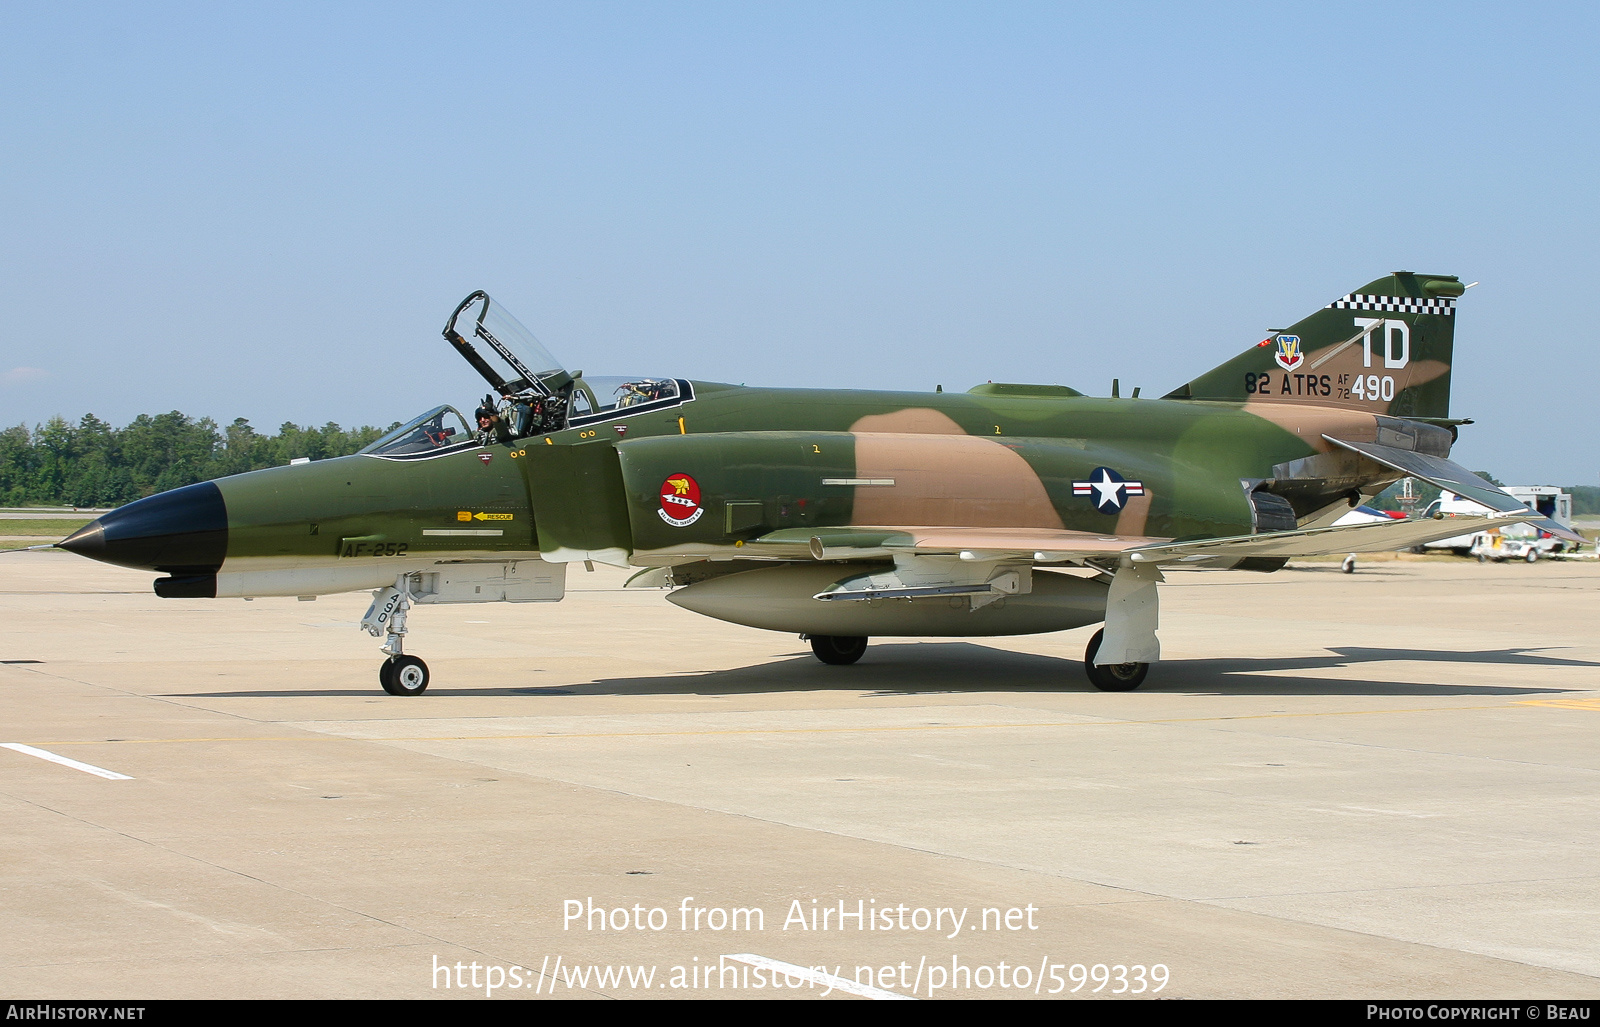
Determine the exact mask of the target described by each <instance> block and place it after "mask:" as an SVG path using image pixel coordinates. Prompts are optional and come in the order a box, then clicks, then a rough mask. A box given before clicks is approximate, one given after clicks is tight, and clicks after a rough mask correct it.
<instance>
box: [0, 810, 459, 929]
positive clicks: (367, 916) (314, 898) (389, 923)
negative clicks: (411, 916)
mask: <svg viewBox="0 0 1600 1027" xmlns="http://www.w3.org/2000/svg"><path fill="white" fill-rule="evenodd" d="M0 795H4V796H5V797H6V798H8V799H11V800H12V801H13V802H20V803H23V804H25V805H28V806H32V807H34V808H35V809H41V810H44V811H46V812H48V813H54V814H55V815H56V816H58V817H62V818H63V819H66V820H72V821H76V822H77V823H79V824H82V825H83V826H85V827H87V828H90V829H92V830H96V831H105V832H107V833H108V834H114V835H117V836H118V837H120V838H126V839H127V840H128V841H130V842H134V843H135V844H138V845H146V846H149V847H150V848H152V849H159V850H160V851H162V852H165V853H168V854H170V855H172V856H175V857H177V858H178V859H186V860H191V861H193V862H195V863H199V864H200V865H201V866H208V867H210V868H211V869H213V870H216V871H219V872H221V873H224V874H231V875H233V876H235V877H242V878H244V879H245V880H246V881H254V882H255V883H257V884H259V885H261V886H263V887H265V888H271V889H273V890H275V891H280V892H285V893H287V894H289V895H297V896H299V897H300V898H302V899H305V900H306V901H308V902H316V903H320V904H322V905H325V906H331V907H332V908H334V909H338V910H342V911H344V912H345V913H348V914H350V915H351V916H353V917H357V918H360V919H363V920H370V921H372V922H373V923H379V924H383V925H384V926H385V927H392V928H394V929H395V930H397V931H403V932H405V933H406V934H409V935H412V936H414V937H417V938H424V939H426V940H427V941H429V942H433V943H434V944H437V945H449V946H451V947H454V948H459V949H465V950H466V951H468V952H474V953H476V954H478V955H480V956H483V957H484V958H485V959H489V958H491V957H490V956H489V954H488V953H487V952H484V951H482V950H481V949H475V948H473V947H472V946H470V945H465V944H462V943H461V942H453V941H448V940H446V939H444V938H440V937H438V936H437V935H433V934H428V933H427V932H425V931H420V930H418V929H416V928H415V927H407V926H406V925H405V924H401V923H396V922H395V921H393V920H385V919H384V918H383V917H381V916H376V915H374V914H372V913H368V912H366V911H365V910H360V909H353V908H351V907H350V906H347V905H344V904H343V903H339V902H334V901H333V900H331V899H327V898H323V897H322V896H320V895H313V894H311V893H309V892H305V891H301V890H300V889H298V888H290V887H288V886H286V885H282V884H277V883H275V882H273V881H268V880H266V879H265V878H261V877H257V876H255V875H254V874H247V873H245V872H244V871H242V870H235V869H234V868H232V867H226V866H223V865H222V864H220V863H213V862H211V861H210V860H208V859H204V858H202V857H200V856H196V855H195V854H193V853H191V852H182V851H180V850H178V849H174V848H172V847H171V846H168V845H163V844H161V843H160V842H154V841H151V840H150V839H148V838H141V837H139V836H138V835H135V834H129V833H128V832H127V831H123V830H120V829H118V828H115V827H111V826H109V825H107V824H98V823H95V822H94V821H92V820H85V819H84V818H83V817H80V816H75V815H74V814H71V813H68V812H66V811H65V810H60V809H56V808H55V807H54V806H50V805H47V804H45V803H42V802H39V801H38V800H36V799H29V798H26V797H24V796H21V795H16V794H14V793H11V792H0ZM415 944H418V945H422V944H424V942H416V943H415Z"/></svg>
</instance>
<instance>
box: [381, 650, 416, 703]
mask: <svg viewBox="0 0 1600 1027" xmlns="http://www.w3.org/2000/svg"><path fill="white" fill-rule="evenodd" d="M378 681H379V682H380V683H382V685H383V690H384V691H385V692H388V693H389V694H390V695H421V694H422V693H423V692H426V691H427V690H428V665H427V664H426V663H423V662H422V661H421V660H419V659H417V658H416V657H415V656H391V657H389V658H388V659H387V660H385V661H383V663H382V665H380V666H379V667H378Z"/></svg>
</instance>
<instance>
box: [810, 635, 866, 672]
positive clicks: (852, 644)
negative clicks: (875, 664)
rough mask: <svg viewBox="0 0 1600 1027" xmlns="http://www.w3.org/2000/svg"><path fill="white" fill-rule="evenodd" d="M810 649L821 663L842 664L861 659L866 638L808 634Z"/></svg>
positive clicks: (864, 650) (864, 649)
mask: <svg viewBox="0 0 1600 1027" xmlns="http://www.w3.org/2000/svg"><path fill="white" fill-rule="evenodd" d="M808 640H809V641H810V642H811V651H812V652H813V653H815V654H816V657H817V659H819V660H821V661H822V662H823V663H831V664H834V665H836V666H843V665H845V664H847V663H854V662H856V661H857V660H859V659H861V654H862V653H864V652H866V651H867V640H866V639H865V638H862V637H860V636H856V635H810V636H808Z"/></svg>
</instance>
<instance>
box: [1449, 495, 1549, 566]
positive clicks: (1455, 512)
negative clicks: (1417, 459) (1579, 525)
mask: <svg viewBox="0 0 1600 1027" xmlns="http://www.w3.org/2000/svg"><path fill="white" fill-rule="evenodd" d="M1503 491H1504V492H1505V493H1506V494H1507V495H1509V496H1511V498H1513V499H1515V500H1517V501H1518V502H1520V503H1524V504H1526V505H1527V507H1528V508H1529V509H1530V510H1534V511H1536V512H1538V513H1539V514H1541V515H1543V516H1545V517H1548V518H1550V519H1551V520H1553V521H1555V522H1556V523H1557V524H1559V525H1561V526H1562V527H1564V528H1571V527H1572V494H1571V493H1569V492H1563V491H1561V489H1560V488H1558V487H1557V486H1554V485H1508V486H1506V488H1505V489H1504V490H1503ZM1489 512H1490V511H1489V508H1488V507H1486V506H1482V505H1480V504H1478V503H1474V502H1473V501H1472V500H1470V499H1462V498H1461V497H1460V496H1457V495H1456V494H1455V493H1453V492H1445V493H1443V494H1441V495H1440V496H1439V498H1438V499H1436V500H1434V501H1433V502H1432V503H1430V504H1429V505H1428V508H1427V509H1426V510H1425V511H1423V514H1422V516H1424V517H1433V516H1436V515H1437V516H1442V517H1463V516H1465V517H1482V516H1484V515H1485V514H1487V513H1489ZM1487 536H1492V537H1487ZM1426 548H1428V549H1449V550H1451V551H1453V552H1455V553H1457V554H1459V555H1462V556H1468V555H1470V556H1476V557H1478V558H1479V559H1480V560H1505V559H1515V560H1528V562H1530V563H1532V562H1533V561H1534V560H1537V559H1538V558H1539V557H1540V556H1547V555H1549V554H1551V553H1560V552H1565V551H1567V550H1569V549H1575V548H1576V546H1575V544H1573V543H1571V542H1565V541H1563V540H1561V539H1558V538H1553V537H1551V536H1550V535H1548V534H1546V533H1544V532H1540V531H1538V530H1537V529H1535V528H1532V527H1530V526H1528V525H1526V524H1511V525H1507V526H1506V527H1505V528H1503V529H1501V530H1499V531H1497V532H1492V533H1490V532H1477V533H1471V532H1469V533H1466V534H1462V535H1452V536H1451V537H1450V538H1444V539H1440V540H1439V541H1437V542H1429V543H1427V546H1426ZM1513 550H1514V551H1515V552H1514V553H1513V552H1512V551H1513Z"/></svg>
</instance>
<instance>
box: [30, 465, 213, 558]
mask: <svg viewBox="0 0 1600 1027" xmlns="http://www.w3.org/2000/svg"><path fill="white" fill-rule="evenodd" d="M56 547H57V548H59V549H65V550H67V551H68V552H69V553H77V554H78V555H79V556H87V557H89V558H90V559H92V560H100V561H103V562H105V563H114V564H117V565H118V566H120V567H136V568H138V569H140V570H151V571H166V572H167V573H168V574H174V575H201V574H214V573H216V570H217V568H218V567H221V566H222V560H223V557H225V556H227V555H228V508H227V506H226V505H225V504H224V503H223V501H222V492H221V490H220V489H218V488H217V487H216V486H215V485H213V484H212V483H211V482H209V481H205V482H201V483H200V484H198V485H186V486H184V487H183V488H181V489H173V490H172V491H171V492H162V493H160V494H159V495H154V496H150V497H148V498H146V499H141V500H138V501H137V502H133V503H129V504H128V505H127V506H119V507H118V508H117V509H115V510H113V511H111V512H110V513H108V514H106V515H105V516H104V517H101V518H100V519H99V520H95V521H91V522H89V523H88V524H86V525H84V526H83V527H82V528H80V529H78V530H77V531H76V532H73V533H72V534H71V535H69V536H67V537H66V538H64V539H62V540H61V541H60V542H57V543H56Z"/></svg>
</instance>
